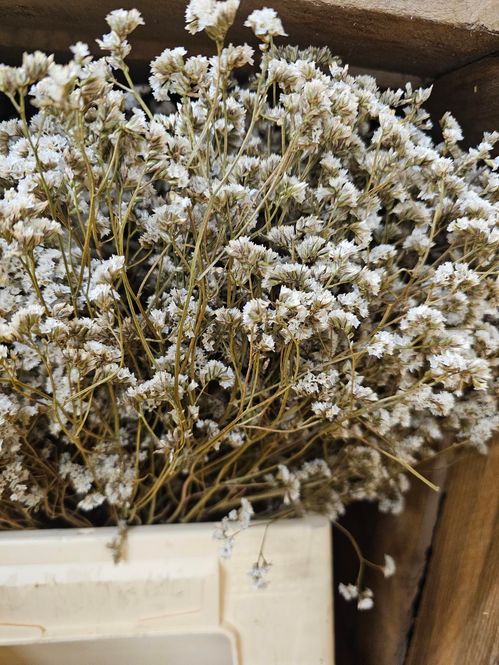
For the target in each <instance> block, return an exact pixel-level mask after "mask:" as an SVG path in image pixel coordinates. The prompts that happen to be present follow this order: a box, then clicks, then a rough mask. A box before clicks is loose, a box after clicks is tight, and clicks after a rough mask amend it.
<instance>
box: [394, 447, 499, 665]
mask: <svg viewBox="0 0 499 665" xmlns="http://www.w3.org/2000/svg"><path fill="white" fill-rule="evenodd" d="M498 481H499V445H495V446H493V448H492V449H491V451H490V453H489V455H488V456H479V455H478V454H476V455H468V456H467V457H466V458H461V459H460V460H459V461H458V462H456V464H455V466H454V467H453V468H452V469H451V470H450V471H449V477H448V483H447V490H446V497H445V500H444V504H443V510H442V513H441V517H440V519H439V522H438V527H437V531H436V537H435V540H434V544H433V553H432V557H431V561H430V565H429V569H428V574H427V577H426V581H425V584H424V590H423V595H422V600H421V606H420V610H419V612H418V616H417V619H416V623H415V629H414V634H413V638H412V641H411V645H410V650H409V655H408V658H407V661H406V665H422V664H423V663H424V665H497V663H498V662H499V631H498V626H499V519H498V518H499V482H498Z"/></svg>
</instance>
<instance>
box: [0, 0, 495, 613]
mask: <svg viewBox="0 0 499 665" xmlns="http://www.w3.org/2000/svg"><path fill="white" fill-rule="evenodd" d="M238 4H239V0H225V1H220V0H191V2H190V3H189V4H188V6H187V11H186V25H187V30H189V31H190V32H192V33H196V32H199V31H202V30H203V31H205V32H206V33H207V34H208V36H209V37H210V38H211V39H212V40H213V41H214V45H215V51H216V54H215V55H213V56H211V57H208V56H202V55H193V56H192V55H191V56H188V54H187V51H186V49H185V48H183V47H182V46H180V47H177V48H173V49H166V50H165V51H163V53H161V54H159V55H158V56H157V58H155V59H154V60H153V61H152V63H151V66H150V79H149V84H148V85H147V86H144V85H135V84H134V82H133V80H132V76H131V73H130V70H129V67H128V65H127V62H126V59H127V56H128V55H129V53H130V49H131V46H130V42H129V39H130V35H131V33H132V32H133V31H134V30H135V29H136V28H138V27H139V26H140V25H141V24H142V23H143V20H142V17H141V15H140V13H139V12H138V11H137V10H130V11H128V10H122V9H120V10H117V11H113V12H111V13H110V14H109V15H108V17H107V23H108V25H109V32H108V33H107V34H105V35H104V36H103V37H102V38H101V39H100V40H98V45H99V47H100V48H101V49H102V51H103V55H102V57H99V58H96V57H94V56H92V55H91V54H90V50H89V48H88V46H87V45H86V44H83V43H77V44H75V45H74V46H72V47H71V51H72V58H71V60H70V61H69V62H68V63H67V64H56V63H55V62H54V60H53V57H52V56H47V55H45V54H43V53H41V52H35V53H31V54H25V55H24V57H23V62H22V65H21V66H20V67H9V66H1V67H0V90H1V91H2V92H3V93H4V94H5V95H6V96H7V97H8V99H9V100H10V101H11V103H12V105H13V107H14V109H15V111H16V117H15V118H14V119H11V120H7V121H4V122H2V123H0V154H1V159H0V196H1V199H0V499H1V500H0V526H1V527H2V528H22V527H32V526H42V527H45V526H51V525H61V524H64V525H75V526H85V525H90V524H94V525H102V524H119V525H121V527H122V526H123V525H127V524H128V525H133V524H145V523H157V522H174V521H181V522H188V521H199V520H222V521H221V523H220V527H219V529H218V532H217V537H219V538H220V539H221V541H223V543H222V547H223V548H224V551H225V553H226V554H230V551H231V549H232V546H233V544H234V538H235V537H236V534H237V532H238V531H239V530H240V529H242V528H246V527H247V526H248V523H249V520H250V519H252V518H253V517H256V518H269V519H275V518H278V517H285V516H292V515H303V514H306V513H309V512H320V513H325V514H327V515H328V516H329V517H330V518H331V520H333V521H335V520H336V519H337V517H338V516H339V515H341V514H342V512H343V511H344V508H345V506H346V505H347V504H348V503H350V502H352V501H359V500H368V501H377V502H378V503H379V507H380V509H381V510H383V511H391V512H394V513H397V512H399V511H400V510H401V509H402V506H403V493H404V491H405V490H406V489H407V487H408V485H409V482H410V481H412V482H428V481H426V479H425V478H424V476H423V475H422V474H421V473H420V472H419V471H418V469H417V467H418V464H419V463H420V462H421V461H422V460H424V459H427V458H429V457H432V456H433V455H435V454H437V453H438V454H441V451H442V450H443V449H444V448H445V447H447V446H449V445H450V446H454V447H455V446H461V445H464V444H467V445H471V446H474V447H475V448H477V449H478V450H479V451H480V452H484V451H485V449H486V442H487V440H488V439H490V437H491V434H492V432H493V430H494V428H496V427H497V425H498V416H497V410H496V403H495V399H494V386H495V385H496V383H495V382H496V381H497V373H496V367H497V351H498V345H499V333H498V331H497V328H496V325H495V322H496V320H497V319H496V317H497V302H498V293H499V291H498V283H497V248H498V241H499V231H498V227H497V221H498V213H499V160H498V158H497V157H496V158H493V157H492V151H493V146H494V144H495V143H496V142H497V141H498V139H499V135H498V134H496V133H489V134H486V135H485V136H484V139H483V141H482V142H481V143H480V144H479V145H478V146H477V147H476V148H472V149H469V150H464V149H462V148H461V147H460V145H459V144H460V141H461V139H462V135H461V130H460V128H459V126H458V124H457V122H456V120H455V119H454V118H453V117H452V116H451V115H450V114H446V115H445V116H444V117H443V118H442V120H441V128H442V135H443V140H442V142H441V143H439V144H435V143H434V142H433V140H432V138H431V137H430V134H429V129H430V127H431V125H430V121H429V117H428V114H427V113H426V111H425V110H424V108H423V104H424V102H425V101H426V100H427V98H428V96H429V94H430V90H429V89H413V88H412V87H411V86H410V85H407V86H406V88H405V89H403V90H384V91H381V90H380V89H379V88H378V86H377V84H376V81H375V80H374V79H373V78H372V77H370V76H352V75H351V74H350V73H349V70H348V67H346V66H343V65H342V64H341V62H340V61H339V59H338V58H336V57H334V56H333V55H332V54H331V53H330V52H329V50H328V49H326V48H322V49H317V48H307V49H304V50H300V49H298V48H295V47H291V46H277V45H276V43H275V41H276V38H277V41H278V39H279V38H280V37H281V36H284V35H285V30H284V27H283V25H282V23H281V20H280V19H279V17H278V16H277V14H276V13H275V11H274V10H272V9H269V8H264V9H262V10H257V11H254V12H253V13H252V14H251V15H250V16H249V17H248V18H247V19H246V23H245V25H247V26H248V28H249V30H251V31H253V33H254V35H255V36H256V38H257V39H258V40H259V41H260V49H258V50H257V51H256V52H255V51H254V49H253V48H251V47H250V46H248V45H247V44H244V45H233V44H230V43H229V44H228V45H227V44H226V43H227V39H226V34H227V31H228V30H229V28H230V25H231V24H232V23H233V21H234V20H235V16H236V11H237V8H238ZM224 516H225V518H224ZM222 518H224V519H222ZM268 566H269V563H268V562H266V561H265V560H264V559H263V558H262V559H261V561H260V562H259V563H258V564H257V567H256V568H255V569H254V571H253V578H254V579H255V581H256V583H257V585H260V586H264V584H265V580H264V574H265V573H266V571H267V569H268ZM347 592H348V595H350V596H351V597H357V596H358V597H359V598H360V599H361V601H362V604H363V605H364V606H367V605H370V603H371V601H370V596H369V593H368V592H366V591H364V592H362V593H363V595H362V594H361V595H358V592H357V591H352V590H351V589H347ZM347 592H345V593H347Z"/></svg>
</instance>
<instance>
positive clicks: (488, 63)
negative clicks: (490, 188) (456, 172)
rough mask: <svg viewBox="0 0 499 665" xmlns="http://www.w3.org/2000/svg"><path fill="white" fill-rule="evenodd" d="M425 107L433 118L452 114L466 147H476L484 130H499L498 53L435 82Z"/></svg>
mask: <svg viewBox="0 0 499 665" xmlns="http://www.w3.org/2000/svg"><path fill="white" fill-rule="evenodd" d="M497 15H498V16H499V0H497ZM428 108H429V109H430V111H431V112H432V113H433V115H434V116H435V117H436V118H439V117H441V116H442V115H443V113H444V112H445V111H452V113H453V114H454V116H455V117H456V119H457V120H458V121H459V122H460V123H461V125H462V127H463V129H464V134H465V139H466V143H467V144H471V145H476V144H477V143H478V142H479V141H480V140H481V137H482V133H483V132H484V131H494V130H499V54H497V55H495V56H490V57H487V58H483V59H482V60H479V61H478V62H475V63H473V64H471V65H467V66H465V67H461V68H460V69H456V70H455V71H453V72H451V73H449V74H446V75H445V76H442V77H440V78H439V79H437V80H436V81H435V83H434V85H433V93H432V96H431V97H430V100H429V104H428Z"/></svg>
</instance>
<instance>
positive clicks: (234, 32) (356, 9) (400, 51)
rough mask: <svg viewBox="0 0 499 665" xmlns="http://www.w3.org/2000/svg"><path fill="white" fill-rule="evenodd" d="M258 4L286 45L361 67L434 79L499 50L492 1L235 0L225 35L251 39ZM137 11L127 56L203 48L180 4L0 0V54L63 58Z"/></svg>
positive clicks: (182, 0) (174, 0) (178, 0)
mask: <svg viewBox="0 0 499 665" xmlns="http://www.w3.org/2000/svg"><path fill="white" fill-rule="evenodd" d="M262 4H268V5H271V6H273V7H274V8H275V9H276V10H277V11H278V12H279V14H280V15H281V16H282V19H283V22H284V25H285V27H286V29H287V31H288V33H289V41H290V42H292V43H293V42H295V43H299V44H301V45H307V44H317V45H324V44H326V45H328V46H330V47H331V48H332V49H333V51H335V52H336V53H338V54H339V55H341V56H343V57H344V59H345V60H346V61H347V62H351V63H352V64H355V65H360V66H363V67H369V68H373V69H381V70H387V71H395V72H402V73H405V74H416V75H419V76H423V77H431V78H433V77H436V76H439V75H441V74H443V73H446V72H449V71H452V70H453V69H456V68H458V67H462V66H464V65H466V64H468V63H470V62H474V61H476V60H478V59H479V58H483V57H485V56H487V55H490V54H492V53H494V52H497V51H498V50H499V13H498V11H497V0H440V1H438V2H437V1H434V0H417V2H415V1H414V0H269V2H267V3H262V1H261V0H242V2H241V8H240V11H239V16H238V20H237V22H236V25H235V26H234V27H233V29H231V31H230V33H229V37H230V38H232V39H233V40H237V41H241V40H250V41H251V39H250V38H251V32H250V31H249V30H248V29H247V28H244V27H243V21H244V17H245V16H246V15H247V14H248V13H249V12H250V11H252V10H253V9H254V8H256V7H261V6H262ZM117 6H119V7H122V6H123V7H125V8H130V7H137V8H138V9H140V10H141V11H142V13H143V15H144V18H145V20H146V26H145V27H141V28H139V29H138V30H137V31H136V33H135V34H134V35H133V38H132V40H131V41H132V43H133V47H134V50H133V58H135V59H139V60H149V59H151V58H152V57H153V56H155V55H157V54H158V53H160V52H161V51H162V49H163V48H165V46H172V45H178V44H180V43H181V44H183V45H186V46H191V47H192V46H194V47H195V49H196V50H197V49H200V48H201V49H203V48H204V49H207V48H209V45H210V42H209V41H208V40H206V39H205V37H204V35H196V36H195V37H192V36H190V35H188V34H187V33H186V32H185V31H184V29H183V25H184V21H183V13H184V9H185V6H186V0H165V1H163V2H158V1H157V0H120V1H119V2H118V1H117V0H81V1H78V2H68V0H50V1H47V0H23V2H19V3H18V2H12V0H0V16H1V21H0V54H1V55H2V57H3V58H4V59H5V58H7V59H9V58H14V57H17V56H18V55H19V53H20V52H21V51H22V50H23V49H25V48H26V47H29V48H30V49H35V48H41V49H44V50H50V51H56V52H57V51H59V52H61V53H66V52H67V48H68V46H69V45H70V44H72V43H74V42H75V41H77V40H78V39H79V40H82V41H88V42H89V43H90V44H93V43H94V39H95V37H98V36H100V35H101V34H102V33H103V32H105V31H106V25H105V23H104V16H105V14H106V13H107V12H108V11H110V10H111V9H114V8H116V7H117Z"/></svg>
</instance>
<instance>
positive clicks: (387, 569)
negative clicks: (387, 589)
mask: <svg viewBox="0 0 499 665" xmlns="http://www.w3.org/2000/svg"><path fill="white" fill-rule="evenodd" d="M395 571H396V566H395V561H394V559H393V557H391V556H390V555H389V554H385V565H384V567H383V575H384V576H385V577H392V575H394V574H395Z"/></svg>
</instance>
